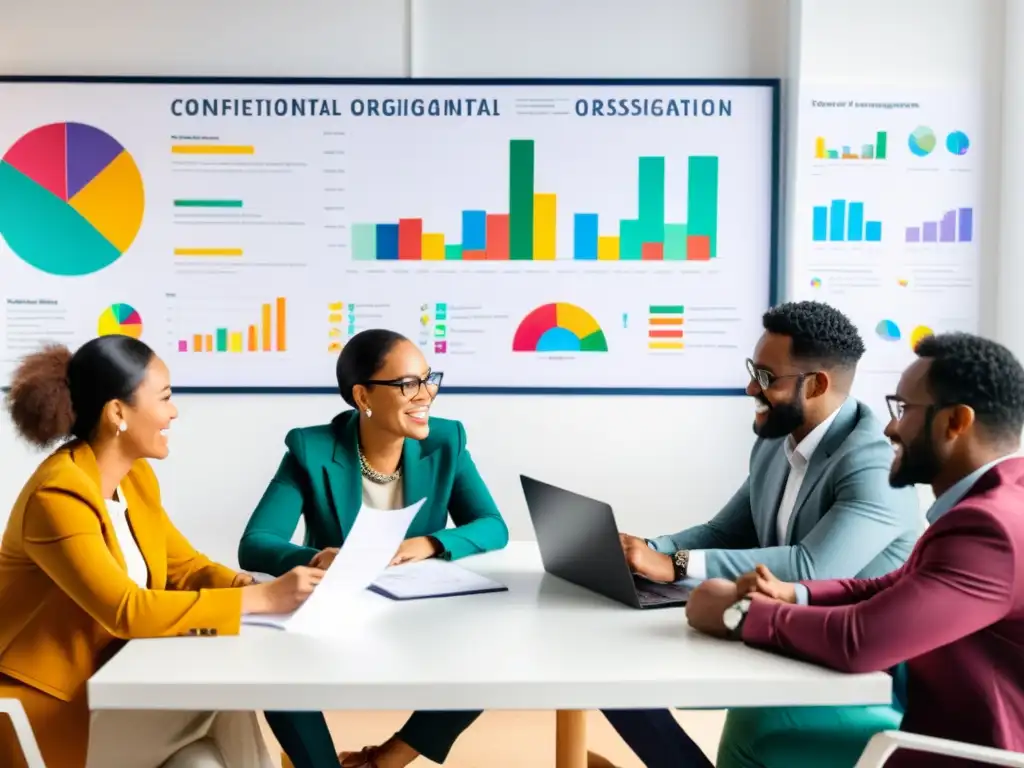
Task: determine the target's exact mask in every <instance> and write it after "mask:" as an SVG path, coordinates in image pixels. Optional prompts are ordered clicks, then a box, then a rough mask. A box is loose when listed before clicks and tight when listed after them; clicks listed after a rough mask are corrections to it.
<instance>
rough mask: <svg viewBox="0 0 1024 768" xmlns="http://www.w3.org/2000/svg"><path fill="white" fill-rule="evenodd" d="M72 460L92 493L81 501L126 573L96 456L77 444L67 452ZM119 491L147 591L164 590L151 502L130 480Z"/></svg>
mask: <svg viewBox="0 0 1024 768" xmlns="http://www.w3.org/2000/svg"><path fill="white" fill-rule="evenodd" d="M70 453H71V460H72V461H73V462H74V464H75V466H76V467H78V468H79V469H81V470H82V471H83V472H85V474H86V475H88V476H89V479H90V480H92V481H93V482H92V487H93V488H94V489H95V490H94V491H93V492H92V493H90V494H89V495H88V498H85V499H84V501H85V502H86V503H87V504H88V505H89V506H90V507H92V508H93V510H94V511H95V512H96V515H97V516H98V517H99V519H100V525H101V527H102V529H103V541H104V543H105V544H106V545H107V549H109V550H110V554H112V555H113V556H114V560H115V561H116V562H117V564H118V566H120V568H121V569H122V570H124V571H125V572H127V571H128V565H127V563H126V562H125V559H124V551H123V550H122V549H121V544H120V542H119V541H118V539H117V534H116V533H115V531H114V523H113V521H112V520H111V519H110V514H109V513H108V512H107V502H106V501H105V500H104V498H103V491H102V490H101V489H102V487H103V486H102V481H101V480H100V468H99V465H98V464H97V463H96V454H95V453H93V450H92V448H90V447H89V445H88V444H87V443H85V442H79V443H77V444H75V445H73V446H72V447H71V449H70ZM120 488H121V491H122V492H123V493H124V502H125V505H126V506H127V507H128V524H129V525H130V527H131V529H132V533H133V534H134V535H135V541H136V543H137V544H138V547H139V551H140V552H141V553H142V559H143V560H144V561H145V562H146V567H147V568H148V570H149V583H148V584H147V586H148V587H149V588H150V589H163V588H164V587H165V586H166V584H167V558H166V553H165V552H164V542H163V537H162V533H161V532H160V530H159V528H158V527H157V526H156V525H155V524H154V521H153V519H152V514H151V513H150V512H149V504H151V503H152V502H151V501H149V500H147V499H146V498H145V497H143V496H142V495H140V493H139V491H138V489H137V488H136V487H135V484H134V483H133V482H131V480H130V479H129V478H127V477H126V478H125V479H124V481H122V483H121V486H120Z"/></svg>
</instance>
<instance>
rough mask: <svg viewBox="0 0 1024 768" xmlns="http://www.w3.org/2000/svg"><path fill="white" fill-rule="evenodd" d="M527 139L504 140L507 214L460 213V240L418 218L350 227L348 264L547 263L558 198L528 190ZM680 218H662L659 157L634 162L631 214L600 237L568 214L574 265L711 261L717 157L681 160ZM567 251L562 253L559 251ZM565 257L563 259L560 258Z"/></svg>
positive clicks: (586, 221)
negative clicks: (684, 200)
mask: <svg viewBox="0 0 1024 768" xmlns="http://www.w3.org/2000/svg"><path fill="white" fill-rule="evenodd" d="M534 157H535V147H534V141H533V140H532V139H513V140H511V141H510V142H509V185H508V190H509V194H508V211H507V212H492V211H487V210H484V209H467V210H464V211H462V217H461V224H462V232H461V241H460V242H458V243H448V242H446V241H445V236H444V234H443V233H439V232H429V231H425V230H424V224H423V219H422V218H400V219H398V221H395V222H388V223H378V224H367V223H360V224H354V225H353V226H352V255H353V260H355V261H553V260H554V259H556V258H557V257H558V251H559V240H558V227H557V216H558V196H557V194H556V193H554V192H538V191H537V190H536V189H535V185H534V178H535V161H534ZM687 166H688V176H687V205H686V220H685V221H681V222H669V221H667V220H666V204H665V158H664V157H660V156H650V157H641V158H639V160H638V169H637V215H636V217H635V218H630V219H620V220H619V221H618V222H617V225H616V226H615V234H601V226H600V225H601V222H600V221H599V215H598V214H597V213H574V214H573V233H572V235H573V244H572V258H573V259H574V260H577V261H687V260H688V261H708V260H709V259H714V258H716V257H717V256H718V204H719V203H718V192H719V163H718V157H717V156H691V157H689V158H688V160H687ZM565 250H567V249H563V251H565ZM565 258H568V257H567V256H566V257H565Z"/></svg>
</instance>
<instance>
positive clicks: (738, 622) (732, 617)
mask: <svg viewBox="0 0 1024 768" xmlns="http://www.w3.org/2000/svg"><path fill="white" fill-rule="evenodd" d="M749 610H750V598H749V597H744V598H743V599H742V600H739V601H738V602H735V603H733V604H732V605H730V606H729V607H728V608H726V609H725V613H723V614H722V623H723V624H725V628H726V629H728V630H729V636H730V637H731V638H732V639H734V640H739V639H740V637H742V635H743V624H744V622H745V621H746V620H747V611H749Z"/></svg>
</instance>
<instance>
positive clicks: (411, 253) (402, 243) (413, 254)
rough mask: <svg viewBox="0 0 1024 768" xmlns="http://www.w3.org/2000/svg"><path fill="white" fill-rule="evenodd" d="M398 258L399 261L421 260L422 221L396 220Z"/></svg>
mask: <svg viewBox="0 0 1024 768" xmlns="http://www.w3.org/2000/svg"><path fill="white" fill-rule="evenodd" d="M398 258H399V260H401V261H419V260H420V259H422V258H423V219H399V220H398Z"/></svg>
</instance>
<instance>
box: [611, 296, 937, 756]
mask: <svg viewBox="0 0 1024 768" xmlns="http://www.w3.org/2000/svg"><path fill="white" fill-rule="evenodd" d="M763 325H764V334H763V335H762V336H761V339H760V340H759V342H758V344H757V347H756V348H755V350H754V356H753V358H752V359H749V360H747V371H748V373H749V374H750V383H749V384H748V385H747V394H748V395H749V396H750V397H752V398H753V399H754V401H755V416H754V432H755V433H756V435H757V438H758V439H757V441H756V442H755V444H754V447H753V449H752V451H751V454H750V475H749V476H748V478H747V479H746V480H745V481H744V483H743V485H742V486H740V488H739V490H737V491H736V493H735V494H734V495H733V497H732V498H731V499H730V500H729V501H728V503H726V505H725V507H724V508H723V509H722V510H721V511H720V512H719V513H718V514H717V515H715V517H713V518H712V519H711V520H710V521H708V522H707V523H704V524H702V525H697V526H694V527H692V528H687V529H686V530H684V531H680V532H679V533H675V534H669V535H666V536H659V537H657V538H654V539H644V538H639V537H636V536H629V535H623V537H622V539H623V548H624V549H625V552H626V556H627V559H628V560H629V563H630V565H631V567H632V569H633V570H634V571H635V572H637V573H639V574H641V575H643V576H646V577H647V578H650V579H653V580H655V581H663V582H681V581H685V580H688V579H706V578H713V577H722V578H728V579H736V578H738V577H739V576H741V575H742V574H744V573H747V572H749V571H752V570H753V569H754V567H755V566H756V565H758V564H759V563H760V564H764V565H766V566H768V568H769V569H770V570H771V571H772V572H773V573H778V574H786V575H785V576H782V575H779V578H781V579H784V580H786V581H799V580H806V579H834V578H850V577H857V578H870V577H877V576H882V575H884V574H886V573H889V572H890V571H894V570H896V569H897V568H899V567H900V566H902V565H903V563H904V562H905V561H906V559H907V557H908V556H909V555H910V551H911V549H912V548H913V546H914V542H915V541H916V540H917V538H918V536H920V534H921V532H922V531H923V529H924V519H923V516H922V515H921V512H920V509H919V506H918V500H917V495H916V493H915V492H914V491H913V489H910V488H901V489H897V488H892V487H891V486H890V485H889V468H890V466H891V465H892V457H893V450H892V446H891V445H890V444H889V441H888V440H886V438H885V437H884V435H883V433H882V430H883V426H882V424H881V422H879V421H878V420H877V419H876V418H875V417H874V415H873V414H872V413H871V410H870V409H869V408H868V407H867V406H866V405H864V404H863V403H860V402H858V401H856V400H855V399H853V398H851V397H850V396H849V394H850V388H851V385H852V384H853V378H854V373H855V370H856V366H857V363H858V361H859V360H860V358H861V356H862V355H863V354H864V342H863V341H862V339H861V338H860V335H859V333H858V332H857V329H856V327H855V326H854V325H853V323H852V322H850V320H849V319H848V318H847V317H846V316H845V315H843V314H842V313H841V312H839V311H838V310H836V309H835V308H833V307H831V306H829V305H827V304H822V303H819V302H792V303H788V304H782V305H780V306H778V307H775V308H773V309H771V310H769V311H768V312H767V313H765V315H764V318H763ZM605 714H606V716H607V717H608V719H609V720H610V721H611V723H612V725H613V726H615V728H616V730H617V731H618V732H619V733H620V735H622V736H623V738H624V739H625V740H626V741H627V742H628V743H629V744H630V746H631V747H632V748H633V750H634V751H635V752H636V753H637V755H638V756H639V757H640V758H641V759H642V760H643V761H644V763H645V764H646V765H648V766H661V765H665V766H668V765H671V766H687V765H702V766H703V765H708V763H707V761H706V758H704V757H703V754H702V753H701V752H700V750H699V749H698V748H697V747H696V745H694V744H693V742H692V741H690V739H689V737H687V736H686V734H685V733H684V732H683V731H682V729H681V728H679V726H678V725H677V724H676V722H675V719H674V718H673V717H672V715H671V713H670V712H667V711H665V710H642V711H621V710H619V711H607V712H605ZM898 717H899V716H898V713H896V712H894V711H892V710H891V709H890V708H888V707H857V708H841V709H836V708H825V709H820V710H819V709H816V708H810V709H806V710H792V709H775V710H743V711H737V712H730V714H729V720H727V724H726V731H725V735H724V737H723V741H722V746H721V749H720V751H719V757H718V763H717V764H718V766H719V767H720V768H721V767H722V766H734V767H735V766H744V765H755V764H756V765H761V764H762V762H763V760H764V755H763V753H764V751H765V750H764V748H765V746H766V743H765V742H766V741H767V740H770V737H771V734H772V733H773V732H774V730H775V727H776V724H778V723H780V722H781V721H787V723H788V725H787V727H789V728H793V727H800V726H797V725H795V724H794V723H793V721H794V720H798V721H803V722H804V723H805V724H806V726H807V727H808V728H811V729H815V730H822V731H824V732H825V733H823V737H825V738H828V739H830V740H831V741H835V742H836V743H842V744H845V745H847V748H846V750H845V752H843V754H846V752H849V753H850V754H853V755H854V757H853V759H852V760H849V761H847V762H846V764H848V765H853V763H854V762H856V755H858V754H859V753H860V751H861V750H862V749H863V746H864V744H865V743H866V742H867V740H868V739H869V738H870V736H871V734H873V733H874V732H875V731H877V730H884V729H886V728H889V727H893V720H894V719H895V721H896V723H897V724H898V722H899V720H898ZM752 750H753V751H755V752H756V753H758V754H759V759H760V760H761V761H762V762H759V763H753V762H748V761H746V760H745V759H744V757H743V755H744V754H746V753H748V752H751V751H752ZM592 762H593V764H594V765H598V764H600V759H599V758H596V756H595V759H594V760H593V761H592ZM836 764H837V765H839V764H841V763H839V762H837V763H836ZM765 765H768V768H775V766H774V765H770V764H767V763H765Z"/></svg>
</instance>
